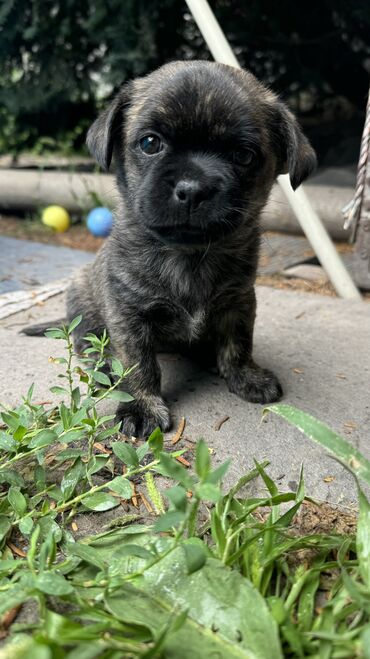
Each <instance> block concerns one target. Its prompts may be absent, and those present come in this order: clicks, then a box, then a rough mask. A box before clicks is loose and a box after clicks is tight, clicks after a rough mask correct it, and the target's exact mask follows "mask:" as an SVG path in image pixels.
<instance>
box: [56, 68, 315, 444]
mask: <svg viewBox="0 0 370 659" xmlns="http://www.w3.org/2000/svg"><path fill="white" fill-rule="evenodd" d="M148 135H149V136H152V137H150V138H149V142H153V139H154V145H157V146H158V145H159V147H161V150H160V151H158V152H154V153H151V154H148V153H144V152H143V150H142V145H143V138H145V137H147V136H148ZM153 136H154V137H153ZM140 140H141V142H140ZM147 142H148V139H147V140H146V141H145V140H144V143H145V144H146V145H147ZM87 144H88V147H89V149H90V151H91V153H92V154H93V155H94V156H95V158H96V159H97V161H98V163H99V164H100V165H101V166H102V167H104V168H105V169H108V168H109V165H110V162H111V159H112V157H113V158H114V159H115V163H116V170H117V183H118V189H119V192H120V199H121V201H120V205H119V208H118V210H117V211H116V216H115V223H114V227H113V231H112V234H111V236H110V237H109V238H108V239H107V241H106V242H105V244H104V246H103V247H102V249H101V250H100V252H99V253H98V255H97V257H96V259H95V261H94V263H92V264H91V265H89V266H87V267H86V268H84V269H83V270H82V271H81V273H80V274H79V275H78V276H77V277H76V279H75V280H74V282H73V283H72V285H71V287H70V289H69V292H68V301H67V309H68V317H69V319H72V318H73V317H75V316H77V315H78V314H82V315H83V322H82V323H81V325H80V326H79V327H78V329H77V331H76V336H75V342H76V347H77V350H78V351H79V350H81V349H82V348H83V336H85V335H86V333H87V332H94V333H99V332H101V330H102V329H103V328H104V327H106V328H107V330H108V332H109V336H110V339H111V345H112V348H113V350H114V352H115V354H116V355H117V356H118V358H119V359H121V361H122V362H123V363H124V364H125V365H126V366H129V365H132V364H138V366H137V368H136V370H135V371H134V372H133V373H132V375H130V377H129V380H128V381H126V382H125V383H124V388H125V389H126V390H127V389H128V390H129V391H130V392H131V393H132V394H133V396H134V397H135V400H134V401H133V402H132V403H130V404H122V405H120V406H119V408H118V415H119V417H120V419H122V422H123V424H122V429H123V432H125V433H126V434H128V435H139V436H145V435H148V433H150V432H151V431H152V430H153V429H154V428H155V427H156V426H160V427H161V428H162V429H163V430H168V429H169V427H170V415H169V411H168V408H167V405H166V404H165V402H164V400H163V398H162V396H161V374H160V368H159V365H158V362H157V358H156V352H157V351H158V350H159V349H163V348H166V349H168V348H170V349H180V350H181V348H190V349H194V352H198V353H200V354H202V355H204V354H205V353H207V354H209V355H212V354H213V355H214V356H215V358H216V360H217V364H218V368H219V371H220V374H221V375H222V376H223V377H224V378H225V380H226V383H227V386H228V388H229V389H230V391H232V392H233V393H235V394H237V395H238V396H241V397H242V398H244V399H245V400H249V401H252V402H256V403H267V402H269V401H274V400H277V399H278V398H280V396H281V394H282V390H281V386H280V384H279V382H278V380H277V378H276V377H275V375H274V374H273V373H271V372H270V371H268V370H265V369H262V368H260V367H259V366H258V365H257V364H256V363H255V362H254V361H253V359H252V339H253V325H254V320H255V313H256V302H255V293H254V281H255V276H256V267H257V258H258V246H259V240H260V232H259V224H258V221H259V214H260V211H261V210H262V208H263V206H264V205H265V203H266V200H267V197H268V195H269V192H270V190H271V186H272V184H273V182H274V180H275V178H276V176H277V175H278V174H281V173H285V172H289V174H290V179H291V182H292V185H293V187H294V188H295V187H297V186H298V185H299V184H300V183H301V181H303V180H304V179H305V178H306V176H308V174H309V173H310V171H311V170H312V168H313V167H314V164H315V155H314V152H313V150H312V148H311V146H310V145H309V143H308V141H307V140H306V138H305V137H304V135H303V134H302V132H301V130H300V128H299V127H298V124H297V123H296V120H295V119H294V117H293V116H292V114H291V113H290V112H289V111H288V109H287V108H286V107H285V105H284V104H283V103H281V102H279V101H278V99H277V98H276V96H275V95H274V94H273V93H272V92H270V91H268V90H267V89H266V88H265V87H264V86H263V85H261V84H260V83H259V82H258V81H257V80H256V79H255V78H254V76H253V75H252V74H250V73H248V72H246V71H239V70H238V69H234V68H232V67H229V66H225V65H222V64H216V63H210V62H190V63H185V62H174V63H171V64H167V65H165V66H163V67H162V68H160V69H158V70H157V71H155V72H154V73H152V74H150V75H148V76H146V77H145V78H141V79H138V80H135V81H134V82H132V83H129V84H126V85H124V86H123V87H122V89H121V90H120V92H119V93H118V95H117V96H116V98H115V99H114V100H113V102H112V103H111V105H110V106H109V107H108V108H107V110H105V112H103V114H102V115H101V116H100V117H99V118H98V119H97V120H96V121H95V123H94V124H93V125H92V127H91V128H90V130H89V133H88V137H87ZM140 144H141V146H140ZM159 147H158V148H159Z"/></svg>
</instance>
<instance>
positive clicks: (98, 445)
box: [94, 442, 112, 455]
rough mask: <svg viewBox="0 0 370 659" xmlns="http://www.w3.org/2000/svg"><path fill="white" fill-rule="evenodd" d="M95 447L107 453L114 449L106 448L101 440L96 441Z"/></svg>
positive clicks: (109, 453)
mask: <svg viewBox="0 0 370 659" xmlns="http://www.w3.org/2000/svg"><path fill="white" fill-rule="evenodd" d="M94 448H97V449H98V450H99V451H101V452H102V453H106V454H107V455H111V453H112V451H109V449H107V448H105V446H103V444H100V442H94Z"/></svg>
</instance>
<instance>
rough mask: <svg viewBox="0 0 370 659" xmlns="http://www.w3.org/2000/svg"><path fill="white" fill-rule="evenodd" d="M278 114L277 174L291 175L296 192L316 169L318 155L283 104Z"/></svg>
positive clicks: (276, 136) (280, 104)
mask: <svg viewBox="0 0 370 659" xmlns="http://www.w3.org/2000/svg"><path fill="white" fill-rule="evenodd" d="M277 113H278V117H277V131H276V134H275V137H274V141H275V143H276V142H277V144H276V146H277V147H278V149H277V150H278V154H279V163H280V164H279V171H278V172H277V173H278V174H289V178H290V182H291V185H292V188H293V190H295V189H296V188H298V186H299V185H300V184H301V183H302V181H304V180H305V179H306V178H307V177H308V176H309V175H310V174H311V172H312V171H313V170H314V169H315V167H316V164H317V160H316V154H315V151H314V150H313V148H312V146H311V144H310V143H309V141H308V139H307V137H305V135H304V134H303V132H302V130H301V129H300V127H299V124H298V122H297V120H296V118H295V117H294V115H293V114H292V113H291V112H290V111H289V110H288V108H287V107H286V106H285V105H284V104H283V103H278V107H277ZM276 138H277V140H276Z"/></svg>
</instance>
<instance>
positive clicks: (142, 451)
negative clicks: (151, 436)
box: [136, 442, 150, 462]
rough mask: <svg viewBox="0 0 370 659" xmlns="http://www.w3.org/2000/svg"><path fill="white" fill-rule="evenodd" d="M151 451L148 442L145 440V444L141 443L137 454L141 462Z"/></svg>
mask: <svg viewBox="0 0 370 659" xmlns="http://www.w3.org/2000/svg"><path fill="white" fill-rule="evenodd" d="M149 451H150V449H149V444H148V442H144V443H143V444H141V446H138V447H137V449H136V455H137V459H138V460H139V462H141V461H142V459H143V458H144V457H145V456H146V454H147V453H149Z"/></svg>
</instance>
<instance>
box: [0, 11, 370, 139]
mask: <svg viewBox="0 0 370 659" xmlns="http://www.w3.org/2000/svg"><path fill="white" fill-rule="evenodd" d="M211 5H212V7H213V8H214V10H215V12H216V15H217V17H218V19H219V20H220V22H221V25H222V26H223V28H224V29H225V31H226V34H227V36H228V38H229V40H230V42H231V44H232V46H233V48H234V50H235V52H236V54H237V56H238V58H239V60H240V62H241V64H242V65H244V66H247V67H248V68H250V69H251V70H252V71H253V72H254V73H256V75H257V76H258V77H259V78H260V79H262V80H264V81H265V82H267V83H268V84H269V85H271V86H272V87H273V88H274V89H275V90H276V91H278V92H279V93H283V95H285V96H287V97H289V98H291V97H293V96H295V97H296V98H297V97H299V94H300V93H301V92H302V91H303V92H308V93H309V95H310V98H311V106H313V107H318V106H319V105H320V103H321V102H322V101H323V99H325V98H328V97H330V96H338V95H340V96H343V97H344V98H346V99H347V100H348V101H349V102H350V103H351V104H352V105H353V106H355V107H358V108H363V106H364V103H365V98H366V90H367V86H368V72H367V69H369V68H370V64H369V62H370V38H369V35H370V5H369V4H368V2H367V0H356V3H351V2H348V1H347V0H325V1H324V2H322V1H321V2H319V0H312V2H311V3H310V4H308V3H304V4H302V3H297V2H293V0H285V1H283V2H279V3H276V2H271V0H250V1H249V2H248V3H244V2H240V0H214V1H213V2H211ZM204 57H205V58H209V57H210V55H209V53H208V50H207V48H206V47H205V45H204V42H203V39H202V37H201V35H200V34H199V31H198V29H197V28H196V26H195V24H194V22H193V20H192V19H191V17H190V15H189V12H188V9H187V6H186V4H185V2H184V0H63V1H62V0H3V1H2V4H1V6H0V61H1V62H2V66H1V69H0V148H1V149H2V150H3V149H7V150H11V151H17V150H21V149H23V148H25V147H28V148H29V147H33V146H34V145H35V144H36V143H38V145H39V146H40V144H41V147H42V146H46V147H49V148H53V147H55V148H57V147H58V148H60V146H61V145H62V146H63V147H64V148H67V149H68V148H75V147H78V146H80V145H81V144H82V142H83V136H84V133H85V130H86V127H87V125H88V124H89V122H90V121H91V118H92V117H93V116H94V115H95V113H96V111H97V109H98V106H99V105H100V103H101V101H102V99H104V98H105V97H107V96H109V95H110V93H111V92H112V91H113V90H114V89H115V88H117V87H118V86H119V85H120V83H121V82H122V81H123V80H127V79H129V78H131V77H134V76H137V75H143V74H145V73H146V72H148V71H150V70H151V69H153V68H155V67H156V66H159V65H160V64H162V63H164V62H165V61H168V60H171V59H174V58H182V59H183V58H204ZM298 110H299V107H298Z"/></svg>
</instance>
